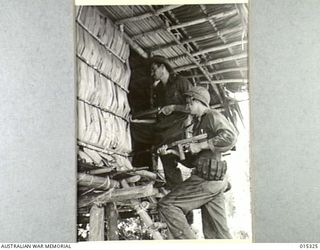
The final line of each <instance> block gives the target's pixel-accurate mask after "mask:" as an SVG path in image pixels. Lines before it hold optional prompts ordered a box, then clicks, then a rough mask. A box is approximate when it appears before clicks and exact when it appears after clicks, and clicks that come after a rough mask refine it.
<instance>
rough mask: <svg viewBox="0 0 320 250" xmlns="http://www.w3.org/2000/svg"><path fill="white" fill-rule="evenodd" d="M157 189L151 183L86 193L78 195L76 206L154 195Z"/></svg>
mask: <svg viewBox="0 0 320 250" xmlns="http://www.w3.org/2000/svg"><path fill="white" fill-rule="evenodd" d="M157 191H158V190H157V189H154V188H153V185H152V184H148V185H145V186H137V187H130V188H122V189H109V190H108V191H106V192H103V193H102V194H87V195H83V196H80V197H79V201H78V207H79V208H82V207H86V206H89V205H91V204H93V203H96V204H105V203H107V202H116V201H124V200H129V199H137V198H142V197H147V196H151V195H155V194H156V193H157Z"/></svg>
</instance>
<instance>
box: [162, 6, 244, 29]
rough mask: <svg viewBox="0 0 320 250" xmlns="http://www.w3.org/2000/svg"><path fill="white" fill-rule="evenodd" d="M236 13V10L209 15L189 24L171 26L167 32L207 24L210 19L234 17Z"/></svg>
mask: <svg viewBox="0 0 320 250" xmlns="http://www.w3.org/2000/svg"><path fill="white" fill-rule="evenodd" d="M237 13H238V12H237V10H230V11H225V12H222V13H219V14H214V15H210V16H208V17H204V18H199V19H195V20H192V21H189V22H185V23H180V24H177V25H172V26H170V27H168V30H173V29H180V28H184V27H188V26H192V25H196V24H200V23H204V22H207V21H209V20H211V19H220V18H226V17H229V16H233V15H235V14H237Z"/></svg>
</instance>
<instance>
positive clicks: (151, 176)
mask: <svg viewBox="0 0 320 250" xmlns="http://www.w3.org/2000/svg"><path fill="white" fill-rule="evenodd" d="M134 174H136V175H140V176H141V177H145V178H148V179H151V180H157V179H158V178H157V174H155V173H152V172H150V171H147V170H139V171H136V172H134Z"/></svg>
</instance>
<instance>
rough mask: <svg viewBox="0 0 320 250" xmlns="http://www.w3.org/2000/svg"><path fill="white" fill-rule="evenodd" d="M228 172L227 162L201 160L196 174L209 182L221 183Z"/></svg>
mask: <svg viewBox="0 0 320 250" xmlns="http://www.w3.org/2000/svg"><path fill="white" fill-rule="evenodd" d="M226 172H227V162H226V161H217V160H215V159H207V158H200V159H199V160H198V161H197V164H196V169H195V171H194V174H195V175H197V176H199V177H201V178H203V179H205V180H208V181H221V180H223V179H224V176H225V174H226Z"/></svg>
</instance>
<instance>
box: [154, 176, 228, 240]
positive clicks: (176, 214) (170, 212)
mask: <svg viewBox="0 0 320 250" xmlns="http://www.w3.org/2000/svg"><path fill="white" fill-rule="evenodd" d="M226 187H227V181H226V180H223V181H206V180H204V179H202V178H200V177H198V176H196V175H192V176H191V177H190V178H189V179H187V180H186V181H184V182H183V183H181V184H180V185H179V186H177V187H176V188H174V189H173V190H172V191H171V192H170V193H169V194H168V195H166V196H165V197H163V198H162V200H160V202H159V213H160V216H161V217H162V219H163V220H164V221H165V222H166V224H167V226H168V229H169V232H170V234H171V235H172V236H173V238H174V239H196V238H197V237H196V235H195V234H194V232H193V231H192V230H191V228H190V226H189V225H188V222H187V219H186V216H185V215H186V214H187V213H188V212H189V211H191V210H193V209H197V208H201V212H202V225H203V234H204V237H205V238H206V239H231V238H232V237H231V235H230V233H229V229H228V226H227V220H226V213H225V205H224V194H223V192H224V190H225V189H226Z"/></svg>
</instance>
